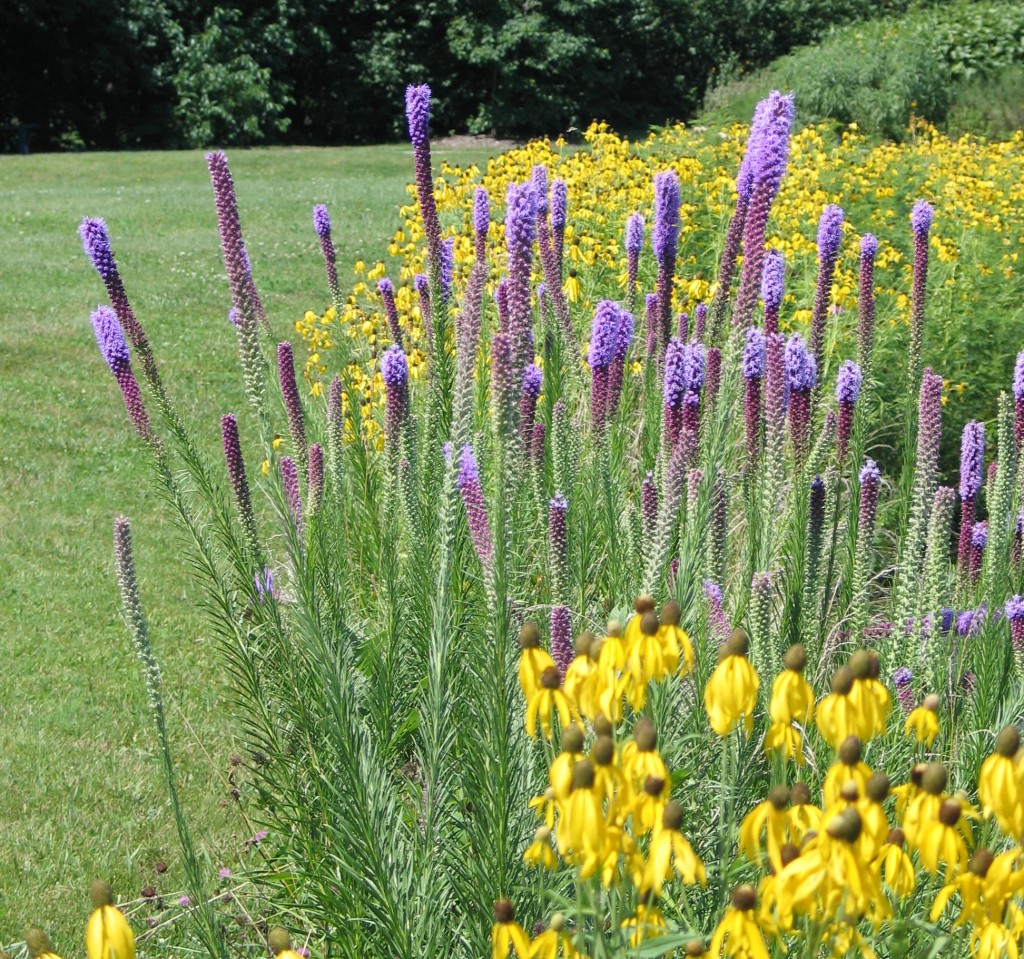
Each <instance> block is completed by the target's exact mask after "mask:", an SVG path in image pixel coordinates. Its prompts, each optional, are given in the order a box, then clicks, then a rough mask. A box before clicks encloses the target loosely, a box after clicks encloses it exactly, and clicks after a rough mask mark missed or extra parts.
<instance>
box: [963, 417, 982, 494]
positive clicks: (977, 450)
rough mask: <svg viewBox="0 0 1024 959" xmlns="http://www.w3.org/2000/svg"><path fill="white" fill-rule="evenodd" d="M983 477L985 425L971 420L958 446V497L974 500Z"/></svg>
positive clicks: (979, 490)
mask: <svg viewBox="0 0 1024 959" xmlns="http://www.w3.org/2000/svg"><path fill="white" fill-rule="evenodd" d="M984 475H985V424H984V423H979V422H978V421H977V420H971V422H970V423H968V424H967V425H966V426H965V427H964V432H963V439H962V440H961V444H960V496H961V497H962V498H963V499H974V498H975V497H977V495H978V493H979V492H981V484H982V482H983V481H984Z"/></svg>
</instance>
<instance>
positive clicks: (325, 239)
mask: <svg viewBox="0 0 1024 959" xmlns="http://www.w3.org/2000/svg"><path fill="white" fill-rule="evenodd" d="M313 229H314V230H315V231H316V235H317V236H318V237H319V239H320V251H321V252H322V253H323V256H324V270H325V272H326V273H327V287H328V289H329V290H330V291H331V302H332V303H333V304H334V306H335V308H336V309H337V307H338V306H339V305H340V304H341V286H340V285H339V283H338V270H337V267H336V266H335V260H336V259H337V257H336V254H335V252H334V241H333V240H332V239H331V218H330V216H329V215H328V213H327V207H325V206H324V205H323V204H322V203H318V204H317V205H316V206H315V207H313Z"/></svg>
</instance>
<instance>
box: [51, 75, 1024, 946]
mask: <svg viewBox="0 0 1024 959" xmlns="http://www.w3.org/2000/svg"><path fill="white" fill-rule="evenodd" d="M796 108H797V105H795V104H794V102H793V99H792V97H789V96H783V95H782V94H780V93H778V92H773V93H771V94H770V95H769V96H768V97H767V98H766V99H764V100H763V101H761V102H760V103H759V104H758V107H757V110H756V112H755V114H754V117H753V121H752V124H751V125H750V127H749V128H746V129H741V128H735V129H732V130H729V131H724V133H723V134H722V135H721V136H718V135H716V134H713V133H712V134H706V133H701V134H697V133H691V132H688V131H686V130H683V129H681V128H678V129H672V130H666V131H662V132H661V133H658V134H654V135H652V136H651V137H650V138H648V139H647V140H646V141H644V142H643V143H641V144H629V143H626V142H625V141H623V140H621V139H620V138H618V137H616V136H615V135H614V134H612V133H611V132H610V131H608V130H607V129H605V128H603V127H602V126H601V125H595V126H594V127H592V128H591V130H590V131H588V135H587V139H588V141H589V144H588V146H587V148H585V149H579V150H570V149H568V148H567V146H566V145H565V144H562V143H555V144H548V143H544V142H541V143H535V144H531V145H529V146H527V147H526V148H524V149H522V150H515V151H512V152H510V153H508V154H505V155H503V156H502V157H500V158H498V159H496V160H493V161H492V162H490V163H489V164H488V166H487V168H486V170H483V169H479V168H476V167H468V168H466V169H458V168H455V167H443V168H442V170H441V171H440V174H441V176H440V179H435V172H437V171H435V170H434V167H433V161H432V157H431V150H430V138H429V116H430V91H429V89H428V88H427V87H410V88H409V89H408V91H407V94H406V114H407V120H408V130H409V135H410V140H411V142H412V146H413V164H414V170H413V172H414V175H415V180H414V184H413V187H412V196H411V200H412V202H411V203H410V205H409V206H408V207H406V208H405V209H404V210H403V211H402V213H401V215H402V217H403V220H404V222H402V223H400V224H399V229H398V232H397V233H396V234H395V235H394V236H393V238H392V243H391V245H390V248H389V250H388V257H389V259H387V260H384V259H382V260H381V261H380V262H379V263H374V264H372V265H369V266H367V263H366V261H365V260H364V261H362V262H360V263H357V264H355V265H354V266H351V267H349V266H348V265H347V264H344V263H340V262H339V258H338V255H337V250H336V248H335V245H334V234H335V232H336V230H337V229H338V227H337V226H336V225H332V220H331V212H330V211H329V210H328V209H327V207H326V206H324V205H320V204H318V205H317V206H316V207H315V208H314V209H313V215H312V229H313V230H314V231H315V235H316V237H317V240H318V242H319V245H320V249H321V252H322V255H323V266H324V268H325V273H326V280H327V282H326V286H327V290H328V295H329V298H330V303H331V305H330V308H329V309H328V310H327V311H326V312H324V313H322V314H320V313H319V311H317V312H313V313H312V314H306V316H305V317H304V318H303V319H302V320H300V321H299V322H298V323H297V330H296V332H297V333H298V334H300V336H301V337H302V338H303V339H304V340H305V341H306V350H305V351H304V352H299V353H298V355H297V354H296V351H295V349H294V347H293V345H292V343H291V342H289V341H282V342H277V343H275V342H274V341H273V337H272V335H271V329H272V328H271V314H272V312H273V307H272V305H270V303H269V300H268V301H265V300H264V298H263V296H262V295H261V292H260V289H259V285H258V284H259V273H258V269H255V268H254V264H253V262H252V261H251V260H250V257H249V254H248V252H247V248H246V245H245V242H244V240H243V234H242V217H243V216H244V206H242V207H241V209H240V204H239V202H238V198H237V196H236V193H235V184H234V180H233V179H232V176H231V173H230V171H229V167H228V162H227V158H226V157H225V155H224V154H223V153H219V152H217V153H211V154H209V155H208V156H207V158H206V160H207V165H208V169H209V173H210V178H211V181H212V184H213V193H214V201H215V202H214V205H215V208H216V213H217V219H218V224H219V229H220V241H221V248H222V253H223V258H224V263H225V266H226V271H227V276H228V285H229V288H230V294H231V311H230V314H229V319H230V322H231V324H232V325H233V327H234V333H235V335H236V338H237V344H238V366H239V370H240V376H239V380H240V382H241V385H242V395H244V402H243V404H242V405H239V406H237V407H236V408H235V409H234V410H230V411H229V410H224V411H223V415H222V417H221V420H220V441H221V453H222V457H220V456H218V457H216V458H212V457H210V456H209V455H208V453H207V451H206V450H207V448H206V446H204V445H203V444H202V443H201V442H200V441H199V440H198V439H197V435H196V431H195V429H194V428H193V426H192V425H191V423H190V422H189V417H188V416H187V415H186V414H185V413H183V411H182V407H181V405H180V404H179V403H178V402H177V401H176V393H177V390H176V388H175V384H174V381H173V379H172V378H171V377H168V376H166V375H165V367H164V364H163V358H162V357H161V356H160V355H158V351H155V350H154V349H153V346H152V344H151V341H150V339H149V336H148V334H147V330H146V325H147V324H146V318H145V317H144V316H141V315H138V314H137V313H136V311H135V310H134V309H133V306H132V302H131V299H130V291H128V290H126V288H125V285H124V282H123V281H122V274H121V271H120V269H119V266H118V262H117V260H116V259H115V256H114V252H113V250H112V242H116V240H117V235H116V228H115V227H114V224H113V223H111V224H109V225H108V223H106V222H104V221H103V220H102V219H98V218H86V219H84V220H83V221H82V223H81V226H80V231H79V232H80V236H81V240H82V243H83V246H84V249H85V253H86V254H87V256H88V258H89V260H90V261H91V262H92V264H93V266H94V267H95V269H96V271H97V273H98V274H99V278H100V280H101V281H102V283H103V285H104V287H105V288H106V292H107V295H108V299H109V305H107V304H104V305H101V306H99V307H98V308H97V309H95V310H94V311H93V313H92V326H93V329H94V332H95V335H96V341H97V344H98V346H99V353H100V357H101V358H102V361H103V362H104V363H105V365H106V367H107V368H108V370H109V373H110V374H111V375H112V377H113V380H114V381H115V383H116V385H117V387H118V389H119V391H120V393H121V396H122V398H123V401H124V407H125V410H126V412H127V414H128V421H129V423H130V427H131V429H132V431H133V432H134V434H135V436H136V438H137V444H136V445H137V452H138V455H139V456H140V457H142V458H145V459H147V460H148V461H149V462H150V463H151V464H152V480H153V484H154V487H155V488H156V490H157V491H158V492H159V494H160V497H161V500H162V502H163V504H164V507H165V511H166V513H167V514H168V515H170V516H171V517H173V518H174V520H175V522H176V523H177V525H178V526H179V528H180V530H181V531H182V533H183V535H184V538H185V540H186V542H187V543H188V545H189V548H188V561H189V562H190V564H191V566H192V569H193V571H194V575H195V577H196V579H197V582H198V584H199V585H200V586H201V587H202V590H203V600H202V601H201V604H202V606H203V608H204V611H205V613H206V614H207V616H208V622H209V629H210V631H211V634H212V635H213V636H214V637H215V638H216V640H217V644H218V650H219V654H220V656H221V658H222V661H223V663H224V666H225V667H226V671H227V673H228V675H229V677H230V689H231V693H230V698H231V701H232V706H233V710H234V713H233V715H234V716H235V718H236V723H237V727H236V728H237V730H238V735H239V737H240V741H241V742H243V743H244V754H243V755H242V756H240V761H239V763H238V764H237V765H238V776H239V777H243V778H244V780H245V784H246V789H247V792H248V796H247V800H246V804H245V813H246V816H247V820H248V822H250V823H251V824H252V825H253V827H254V828H255V827H258V828H259V830H260V831H259V832H258V833H257V836H258V837H259V838H258V839H257V840H256V841H257V842H258V843H259V848H260V854H261V855H260V861H259V864H249V865H248V869H247V873H248V875H247V878H248V879H250V880H251V882H252V883H253V885H254V888H256V889H258V896H259V901H260V905H261V914H260V920H259V921H258V922H250V923H249V924H248V927H247V928H249V930H250V935H249V937H248V938H247V939H246V940H245V941H244V945H242V946H240V945H239V943H238V940H237V937H235V936H234V935H233V932H234V930H233V928H232V925H231V923H232V919H231V917H232V914H233V912H234V910H235V909H236V900H235V898H234V897H232V898H226V897H225V895H224V894H223V891H222V889H221V888H219V887H218V885H217V883H216V881H215V880H214V879H213V877H212V876H211V874H210V870H209V868H208V867H207V864H206V863H205V862H204V861H203V859H202V856H201V855H200V854H199V853H198V852H197V846H196V840H195V836H194V835H193V833H192V831H191V829H190V827H189V820H188V817H187V816H186V815H185V814H184V812H183V811H182V809H181V807H180V806H179V803H178V798H177V796H178V794H177V783H178V779H177V774H176V771H175V766H174V762H173V748H172V744H171V742H170V741H169V739H168V736H167V728H166V701H165V693H164V686H163V679H162V677H161V672H160V668H159V664H158V660H157V657H156V655H155V654H154V647H153V643H152V639H151V635H150V625H149V621H148V619H147V616H146V613H145V609H146V606H147V605H148V603H149V599H148V595H147V594H148V592H149V589H148V588H140V584H139V580H138V576H137V568H136V562H135V557H134V549H133V544H132V526H131V523H130V521H129V519H128V518H127V517H124V516H119V517H117V518H116V519H114V520H113V551H114V556H115V562H116V569H117V580H118V585H119V588H120V593H121V600H122V607H123V613H124V616H125V622H126V625H127V632H128V635H129V638H130V640H131V645H132V647H133V649H134V650H135V652H136V654H137V656H138V659H139V662H140V664H141V667H142V676H143V679H144V683H145V688H146V692H147V696H148V700H149V704H150V709H151V714H152V717H153V720H154V731H155V733H156V743H157V746H158V750H159V754H160V756H161V757H162V761H163V772H164V778H165V781H166V784H167V787H168V790H169V795H170V798H171V803H172V808H173V810H174V813H175V820H176V825H177V830H178V837H179V841H180V846H181V860H182V866H183V873H184V877H185V887H186V894H187V906H188V909H189V915H190V916H191V918H192V919H193V920H194V922H193V924H192V926H191V928H192V930H193V934H194V938H195V942H194V947H193V948H196V949H202V950H203V951H205V952H206V953H208V954H209V955H211V956H214V957H218V959H220V957H226V956H228V955H229V954H234V953H235V952H237V951H238V950H239V949H240V948H241V949H247V950H250V951H252V952H253V954H255V953H256V952H258V951H260V950H262V949H264V948H266V946H268V945H269V947H270V948H271V950H272V951H273V952H274V953H276V954H277V955H280V956H283V957H284V959H292V956H293V955H294V954H295V953H294V951H293V948H292V940H295V941H301V942H303V943H305V944H306V945H307V946H308V949H309V950H310V951H311V952H313V953H316V954H321V953H322V954H324V955H330V956H343V957H353V959H354V957H356V956H359V957H361V959H365V957H380V959H393V957H396V956H397V957H403V959H404V957H408V959H412V957H422V956H432V957H433V956H458V957H462V956H482V955H487V954H490V955H491V956H492V959H508V957H509V956H510V955H513V954H514V955H515V956H516V957H518V959H537V957H540V959H557V957H558V956H559V955H562V956H564V957H566V959H571V957H572V959H574V957H577V956H584V957H594V959H598V957H605V956H635V957H638V959H642V957H649V956H657V955H669V954H674V955H687V956H702V955H710V956H714V957H720V956H735V957H750V959H754V957H768V956H782V955H794V956H805V957H817V956H837V957H839V956H847V955H862V956H882V957H897V956H907V957H910V956H915V957H916V956H937V955H942V956H968V955H970V956H978V957H984V959H997V957H1016V956H1018V955H1019V952H1020V948H1021V944H1022V942H1024V911H1022V908H1021V899H1022V893H1024V851H1022V847H1021V843H1022V841H1024V758H1022V756H1024V754H1022V750H1021V742H1020V733H1019V727H1020V725H1021V723H1022V721H1024V717H1022V715H1021V712H1022V709H1024V686H1022V682H1024V599H1022V598H1021V595H1020V594H1021V593H1022V592H1024V569H1022V555H1021V553H1022V536H1024V518H1022V514H1021V511H1022V508H1024V459H1022V458H1021V455H1020V452H1021V444H1022V442H1024V351H1022V352H1020V354H1019V355H1018V349H1019V348H1020V347H1021V346H1024V332H1022V331H1021V330H1020V329H1019V328H1018V327H1019V323H1020V319H1021V313H1020V293H1021V288H1020V286H1021V285H1020V281H1019V272H1018V268H1017V254H1018V252H1019V251H1020V247H1021V245H1022V243H1024V230H1022V229H1021V226H1022V224H1021V221H1020V214H1019V213H1018V205H1019V200H1020V190H1021V186H1020V184H1021V177H1020V172H1021V171H1020V165H1021V148H1022V144H1024V141H1021V140H1020V139H1019V138H1017V139H1015V140H1013V141H1011V142H1008V143H1003V144H981V143H977V142H974V141H970V140H966V141H960V142H958V143H955V144H954V143H949V142H947V141H944V140H942V138H941V137H940V136H939V135H938V134H937V133H935V131H933V130H930V129H928V128H920V129H919V130H918V131H917V132H916V139H914V140H912V142H911V144H910V146H908V147H906V148H902V149H897V148H894V147H888V146H877V145H873V144H871V143H868V142H866V141H863V140H862V139H861V138H860V137H859V136H858V135H857V133H856V131H851V130H846V131H843V132H841V133H838V134H836V133H834V132H832V131H829V130H826V129H818V128H808V129H804V130H795V129H794V112H795V110H796ZM339 214H340V211H335V220H336V223H337V221H338V219H339ZM499 219H500V220H501V221H502V224H501V226H499V225H498V222H497V221H498V220H499ZM112 237H113V239H112ZM339 267H341V269H342V270H343V274H342V275H344V276H345V277H346V278H347V277H348V275H349V274H348V269H349V268H351V269H352V270H353V272H354V273H355V277H356V278H355V286H354V289H352V291H351V292H349V291H348V289H347V283H346V288H343V285H342V279H341V276H340V275H339ZM389 274H390V275H389ZM982 318H984V322H982ZM96 365H97V367H99V365H100V361H99V360H98V359H97V360H96ZM944 469H945V470H947V471H948V473H947V472H944ZM101 899H102V897H101ZM97 905H98V908H99V909H100V910H102V909H107V908H111V907H110V906H109V904H106V903H105V902H100V901H99V900H97ZM104 915H105V914H104ZM271 924H275V928H273V929H270V930H269V931H267V932H266V935H265V939H264V931H265V930H267V927H268V926H270V925H271ZM119 928H120V927H119ZM289 933H290V935H289ZM119 935H121V938H120V939H118V940H117V942H115V944H114V947H113V950H112V952H111V951H110V950H107V954H106V959H125V955H126V949H127V947H126V945H125V938H124V936H123V933H119ZM34 941H35V942H36V943H37V944H40V943H42V942H43V940H41V939H39V938H38V937H35V938H34ZM101 951H103V950H101ZM33 952H34V953H35V954H43V953H48V952H49V947H48V946H47V947H46V949H45V950H43V949H41V948H36V947H35V946H34V947H33ZM90 959H99V956H98V955H93V954H92V951H90Z"/></svg>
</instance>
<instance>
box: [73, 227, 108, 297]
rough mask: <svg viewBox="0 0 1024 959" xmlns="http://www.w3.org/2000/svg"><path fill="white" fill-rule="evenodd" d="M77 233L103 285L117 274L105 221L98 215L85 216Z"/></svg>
mask: <svg viewBox="0 0 1024 959" xmlns="http://www.w3.org/2000/svg"><path fill="white" fill-rule="evenodd" d="M78 235H79V236H80V237H81V238H82V249H84V250H85V255H86V256H87V257H89V259H90V260H91V261H92V265H93V266H94V267H95V268H96V272H97V273H99V275H100V279H101V280H102V281H103V283H104V285H106V284H107V283H110V282H111V280H113V279H114V278H115V277H116V276H117V264H116V263H115V262H114V254H113V252H112V251H111V249H110V236H109V234H108V233H107V224H106V221H104V220H102V219H100V218H99V217H95V218H89V217H86V218H85V219H83V220H82V223H81V225H80V226H79V227H78Z"/></svg>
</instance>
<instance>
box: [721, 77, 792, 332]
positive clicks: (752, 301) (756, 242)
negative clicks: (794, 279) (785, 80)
mask: <svg viewBox="0 0 1024 959" xmlns="http://www.w3.org/2000/svg"><path fill="white" fill-rule="evenodd" d="M763 110H764V113H763V123H764V129H763V133H762V135H761V138H760V142H759V144H758V148H757V152H756V157H755V159H756V166H755V168H754V171H753V180H754V182H753V188H752V192H751V196H750V206H749V208H748V209H747V218H746V221H745V223H744V226H743V270H742V272H741V274H740V287H739V291H738V292H737V294H736V307H735V309H734V310H733V324H734V325H735V326H747V324H749V322H750V318H751V317H752V316H753V315H754V307H755V306H756V305H757V292H758V289H759V287H760V285H761V275H762V271H763V268H764V238H765V231H766V230H767V227H768V214H769V213H770V212H771V207H772V203H773V202H774V200H775V195H776V194H777V193H778V191H779V186H780V185H781V183H782V177H783V176H784V174H785V172H786V163H787V161H788V160H789V131H790V127H791V126H792V124H793V115H794V101H793V96H792V94H790V95H787V96H783V95H782V94H781V93H779V91H778V90H773V91H772V92H771V93H770V94H769V96H768V98H767V102H766V104H765V106H764V108H763Z"/></svg>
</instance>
